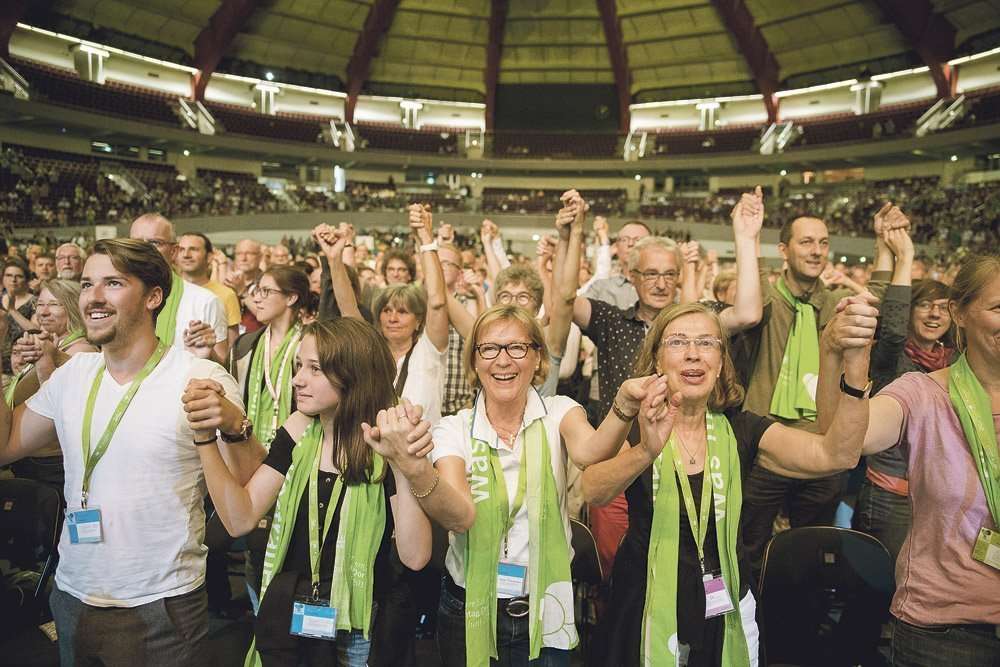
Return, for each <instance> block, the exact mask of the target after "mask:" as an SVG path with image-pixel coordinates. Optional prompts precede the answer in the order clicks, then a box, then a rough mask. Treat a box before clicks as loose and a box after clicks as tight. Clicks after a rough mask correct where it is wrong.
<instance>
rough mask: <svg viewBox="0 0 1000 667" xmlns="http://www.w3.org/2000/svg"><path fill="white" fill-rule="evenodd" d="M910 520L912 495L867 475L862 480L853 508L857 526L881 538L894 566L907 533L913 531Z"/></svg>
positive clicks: (856, 527) (855, 526)
mask: <svg viewBox="0 0 1000 667" xmlns="http://www.w3.org/2000/svg"><path fill="white" fill-rule="evenodd" d="M911 521H912V510H911V509H910V499H909V498H907V497H906V496H901V495H899V494H897V493H892V492H891V491H886V490H885V489H883V488H882V487H880V486H877V485H875V484H872V482H871V480H870V479H867V478H866V479H865V481H863V482H862V483H861V490H860V491H858V502H857V506H856V507H855V508H854V521H853V524H854V529H855V530H860V531H861V532H862V533H868V534H869V535H871V536H872V537H874V538H875V539H877V540H878V541H879V542H881V543H882V544H883V545H884V546H885V548H886V550H887V551H888V552H889V556H890V557H891V558H892V564H893V566H895V564H896V558H898V557H899V550H900V549H902V548H903V542H905V541H906V536H907V535H909V534H910V523H911Z"/></svg>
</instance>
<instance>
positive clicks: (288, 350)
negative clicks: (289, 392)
mask: <svg viewBox="0 0 1000 667" xmlns="http://www.w3.org/2000/svg"><path fill="white" fill-rule="evenodd" d="M297 334H298V325H295V326H293V327H292V328H290V329H289V330H288V331H287V332H286V333H285V338H284V339H283V340H282V341H281V344H282V345H286V347H285V354H284V355H282V357H281V366H279V367H278V386H277V388H275V386H274V385H273V384H271V325H270V324H269V325H267V328H266V329H264V385H265V386H266V387H267V392H268V393H269V394H270V395H271V408H272V412H271V432H272V433H273V432H275V431H277V430H278V399H279V398H280V397H281V390H282V389H284V387H285V369H286V368H287V363H288V357H289V356H290V355H291V354H292V350H293V349H294V348H295V345H294V344H293V343H292V341H291V338H293V337H294V336H296V335H297Z"/></svg>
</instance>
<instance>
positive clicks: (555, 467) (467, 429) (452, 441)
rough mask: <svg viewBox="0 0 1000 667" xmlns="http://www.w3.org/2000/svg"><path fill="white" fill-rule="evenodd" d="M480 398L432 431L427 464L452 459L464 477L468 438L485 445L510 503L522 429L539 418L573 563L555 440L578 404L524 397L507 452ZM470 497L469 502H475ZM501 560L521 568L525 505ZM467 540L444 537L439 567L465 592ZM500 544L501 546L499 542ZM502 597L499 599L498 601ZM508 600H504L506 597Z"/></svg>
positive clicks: (560, 450)
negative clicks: (511, 446)
mask: <svg viewBox="0 0 1000 667" xmlns="http://www.w3.org/2000/svg"><path fill="white" fill-rule="evenodd" d="M485 401H486V399H485V397H484V396H483V394H482V392H480V393H479V396H478V398H477V399H476V405H475V407H473V408H466V409H464V410H459V411H458V413H457V414H454V415H451V416H450V417H444V418H443V419H441V421H439V422H438V423H437V425H436V426H435V427H434V428H433V429H432V437H433V439H434V449H433V450H432V451H431V461H433V462H435V463H436V462H438V461H440V460H441V459H443V458H445V457H447V456H458V457H460V458H461V459H462V460H464V461H465V472H466V474H470V473H471V472H472V437H473V436H474V437H475V438H476V439H477V440H485V441H486V442H487V443H488V444H489V446H490V447H492V448H494V449H495V450H497V453H498V455H499V456H500V465H501V467H502V468H503V477H504V483H505V484H506V485H507V502H508V503H510V502H512V501H513V499H514V496H515V495H516V494H517V478H518V474H519V473H520V469H521V454H522V453H523V452H524V429H525V428H526V427H527V426H529V425H530V424H532V423H533V422H534V421H535V420H536V419H538V418H541V419H542V420H543V422H544V424H545V436H546V438H548V442H549V458H550V459H551V460H552V472H553V474H554V477H555V482H556V492H557V494H558V496H559V511H560V513H561V514H562V520H563V524H564V526H565V528H566V544H568V545H570V558H572V557H573V546H572V543H573V533H572V528H571V527H570V524H569V515H568V513H567V510H566V460H567V452H566V445H565V444H564V443H563V441H562V437H561V436H560V435H559V425H560V424H561V423H562V420H563V417H565V416H566V413H568V412H569V411H570V410H572V409H573V408H578V407H580V404H579V403H577V402H576V401H574V400H573V399H571V398H568V397H566V396H550V397H548V398H542V397H540V396H539V395H538V392H536V391H529V392H528V403H527V405H526V406H525V408H524V421H523V422H522V424H521V430H520V431H518V434H517V439H516V440H515V441H514V449H513V451H512V450H510V449H508V448H507V446H506V445H504V444H503V443H502V442H501V441H500V438H499V436H498V435H497V432H496V431H495V430H494V429H493V426H492V425H491V424H490V420H489V419H488V418H487V417H486V406H485ZM475 499H476V498H475V494H473V501H475ZM507 537H508V543H507V560H508V561H510V562H512V563H517V564H519V565H525V566H527V565H528V564H529V561H530V560H531V558H530V553H529V548H528V504H527V502H525V503H524V504H523V505H522V506H521V510H520V511H519V512H518V513H517V515H516V516H515V517H514V525H513V526H511V529H510V533H508V536H507ZM467 539H468V538H467V534H465V533H462V534H458V533H454V532H452V533H449V534H448V543H449V546H448V555H447V556H446V557H445V566H446V567H447V568H448V574H450V575H451V578H452V579H454V580H455V583H456V584H458V585H459V586H465V548H466V540H467ZM501 544H502V542H501ZM529 576H530V575H529ZM501 597H504V596H501ZM508 597H509V596H508Z"/></svg>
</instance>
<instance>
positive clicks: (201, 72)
mask: <svg viewBox="0 0 1000 667" xmlns="http://www.w3.org/2000/svg"><path fill="white" fill-rule="evenodd" d="M257 4H258V3H257V0H222V2H221V3H220V4H219V7H218V8H217V9H216V10H215V13H214V14H212V18H210V19H209V20H208V25H206V26H205V27H204V28H203V29H202V31H201V32H200V33H198V36H197V37H196V38H195V40H194V66H195V68H197V69H198V72H197V73H195V75H194V86H193V93H194V98H195V99H196V100H204V99H205V88H207V87H208V80H209V79H211V78H212V74H214V73H215V68H216V67H218V66H219V63H220V62H221V61H222V57H223V56H224V55H226V52H227V51H228V50H229V47H230V45H231V44H232V43H233V39H234V38H235V37H236V35H237V34H239V32H240V30H241V29H242V28H243V26H244V25H246V22H247V20H248V19H249V18H250V15H251V14H253V12H254V10H255V9H257Z"/></svg>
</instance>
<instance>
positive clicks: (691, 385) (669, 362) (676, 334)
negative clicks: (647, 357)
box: [656, 313, 722, 405]
mask: <svg viewBox="0 0 1000 667" xmlns="http://www.w3.org/2000/svg"><path fill="white" fill-rule="evenodd" d="M721 337H722V334H721V332H720V331H719V328H718V326H717V325H716V323H715V321H714V320H713V319H712V318H711V317H709V316H708V315H705V314H703V313H691V314H688V315H682V316H680V317H678V318H677V319H675V320H673V321H672V322H670V323H669V324H668V325H667V327H666V329H664V331H663V337H662V338H661V339H660V346H659V350H658V351H657V353H656V369H657V372H660V373H663V374H664V375H666V378H667V386H668V387H669V388H670V392H671V393H676V392H680V394H681V399H682V401H683V402H684V403H687V404H691V405H707V403H708V399H709V396H711V394H712V390H713V389H714V388H715V383H716V382H717V380H718V378H719V374H720V373H721V372H722V344H721ZM678 341H679V342H678ZM708 341H713V343H712V344H709V343H708ZM685 342H686V344H683V343H685ZM716 343H718V344H716Z"/></svg>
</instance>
